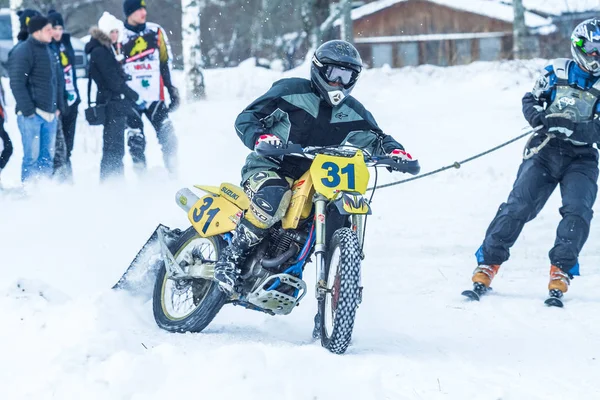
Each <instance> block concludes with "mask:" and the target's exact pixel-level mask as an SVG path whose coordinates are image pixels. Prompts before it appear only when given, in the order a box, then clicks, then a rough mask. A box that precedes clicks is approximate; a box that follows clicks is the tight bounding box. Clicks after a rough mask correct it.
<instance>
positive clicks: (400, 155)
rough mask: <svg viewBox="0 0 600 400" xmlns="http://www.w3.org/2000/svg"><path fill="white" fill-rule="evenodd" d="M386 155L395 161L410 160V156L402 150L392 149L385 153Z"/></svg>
mask: <svg viewBox="0 0 600 400" xmlns="http://www.w3.org/2000/svg"><path fill="white" fill-rule="evenodd" d="M387 155H388V157H391V158H392V159H393V160H394V161H396V162H401V161H412V159H413V158H412V156H411V155H410V154H409V153H407V152H406V151H404V150H400V149H394V150H392V151H390V152H389V153H387Z"/></svg>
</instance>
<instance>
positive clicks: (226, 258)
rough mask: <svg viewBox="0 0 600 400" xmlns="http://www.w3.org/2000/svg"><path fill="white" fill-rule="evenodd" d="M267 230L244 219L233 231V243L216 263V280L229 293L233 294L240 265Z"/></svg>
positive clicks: (220, 287)
mask: <svg viewBox="0 0 600 400" xmlns="http://www.w3.org/2000/svg"><path fill="white" fill-rule="evenodd" d="M266 232H267V230H266V229H260V228H257V227H255V226H254V225H252V224H251V223H249V222H248V221H246V220H242V221H241V222H240V224H239V225H238V226H237V228H236V229H235V231H233V238H232V239H231V243H230V244H229V246H227V247H226V248H225V249H224V250H223V252H222V253H221V256H220V257H219V260H218V261H217V263H216V265H215V281H217V283H218V284H219V289H221V290H222V291H223V292H225V293H226V294H227V295H229V296H231V295H232V294H233V292H234V289H235V285H236V283H237V279H238V277H239V274H240V267H241V266H242V265H243V264H244V261H246V257H247V256H248V253H249V252H250V250H251V248H252V247H253V246H256V245H257V244H259V243H260V242H261V240H262V239H263V237H264V236H265V234H266Z"/></svg>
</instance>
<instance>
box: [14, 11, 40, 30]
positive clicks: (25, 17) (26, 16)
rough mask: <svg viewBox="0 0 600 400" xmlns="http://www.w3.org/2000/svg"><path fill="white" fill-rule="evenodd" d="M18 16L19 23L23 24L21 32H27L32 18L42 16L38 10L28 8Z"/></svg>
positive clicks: (18, 12)
mask: <svg viewBox="0 0 600 400" xmlns="http://www.w3.org/2000/svg"><path fill="white" fill-rule="evenodd" d="M17 15H18V16H19V23H20V24H21V31H25V32H27V25H29V20H30V19H31V17H35V16H36V15H42V14H41V13H40V12H39V11H37V10H32V9H31V8H26V9H24V10H20V11H17Z"/></svg>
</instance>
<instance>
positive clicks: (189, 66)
mask: <svg viewBox="0 0 600 400" xmlns="http://www.w3.org/2000/svg"><path fill="white" fill-rule="evenodd" d="M203 8H204V3H203V2H202V3H201V2H199V1H198V0H181V11H182V13H181V19H182V21H181V27H182V37H183V65H184V71H185V84H186V88H185V89H186V99H187V100H188V101H190V102H192V101H197V100H200V99H203V98H205V96H206V93H205V90H204V89H205V88H204V75H203V74H202V52H201V49H200V42H201V38H200V13H201V12H202V10H203Z"/></svg>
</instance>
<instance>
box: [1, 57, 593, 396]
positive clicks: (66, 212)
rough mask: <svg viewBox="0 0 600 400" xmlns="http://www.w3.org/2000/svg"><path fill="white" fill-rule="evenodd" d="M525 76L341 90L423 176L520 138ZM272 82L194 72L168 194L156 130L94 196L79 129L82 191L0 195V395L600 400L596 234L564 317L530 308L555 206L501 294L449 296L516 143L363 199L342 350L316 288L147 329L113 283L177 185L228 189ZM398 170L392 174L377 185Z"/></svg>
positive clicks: (93, 147) (465, 72)
mask: <svg viewBox="0 0 600 400" xmlns="http://www.w3.org/2000/svg"><path fill="white" fill-rule="evenodd" d="M538 67H541V64H540V63H528V64H517V63H502V64H490V63H477V64H474V65H470V66H466V67H456V68H447V69H443V68H434V67H420V68H416V69H411V68H408V69H402V70H373V71H368V72H366V73H365V74H364V76H363V78H362V79H361V81H360V82H359V84H358V88H357V89H356V91H355V94H356V97H358V98H359V99H360V100H362V101H363V102H364V104H365V105H366V106H367V107H368V108H369V109H370V110H371V111H373V113H374V114H375V117H376V118H377V119H378V121H379V123H380V125H381V126H382V128H383V129H384V130H385V131H386V132H388V133H391V134H393V135H394V136H395V137H396V138H397V139H398V140H399V141H401V142H402V143H403V144H405V146H406V147H407V149H409V150H410V151H411V152H412V153H413V154H414V155H415V156H417V157H418V158H419V159H420V160H421V165H422V167H423V171H424V172H426V171H429V170H432V169H435V168H438V167H439V166H441V165H446V164H449V163H452V162H453V161H455V160H462V159H464V158H466V157H468V156H470V155H471V154H473V153H476V152H479V151H482V150H485V149H487V148H489V147H491V146H493V145H496V144H498V143H501V142H503V141H505V140H508V139H510V138H511V137H513V136H516V135H517V134H519V132H520V129H521V128H522V127H523V126H524V125H525V122H524V120H523V118H522V117H521V115H520V109H521V106H520V98H521V96H522V94H523V92H524V91H525V90H527V89H529V88H530V87H531V83H532V81H533V75H532V74H533V73H534V72H533V71H535V70H536V68H538ZM303 72H304V71H298V72H296V73H297V74H301V73H303ZM280 76H281V75H279V74H277V73H274V72H271V71H267V70H263V69H255V68H252V67H250V66H247V65H244V66H242V67H240V68H237V69H233V70H217V71H208V72H207V77H206V79H207V84H208V95H209V98H210V100H209V101H205V102H201V103H197V104H194V105H189V106H185V107H183V108H182V109H181V110H180V111H178V112H177V113H176V114H175V115H174V116H173V118H174V121H175V125H176V128H177V131H178V135H179V138H180V143H181V151H180V154H181V164H182V173H181V175H180V177H179V180H178V181H177V182H173V181H170V180H168V179H167V178H166V177H165V173H164V171H163V170H162V168H161V167H160V165H161V159H160V152H159V150H158V144H157V142H156V139H155V136H154V135H153V134H152V133H151V130H150V134H149V135H148V137H149V149H148V152H149V153H148V154H149V157H150V163H151V170H150V173H149V176H148V178H147V179H144V180H138V179H136V177H135V176H133V174H132V171H131V170H130V169H129V168H130V167H129V166H128V170H127V173H128V174H127V177H126V180H125V181H124V182H120V183H115V184H112V185H106V186H100V185H99V183H98V170H99V157H100V154H99V148H100V147H99V146H100V131H99V130H98V129H95V128H89V127H87V126H86V125H85V122H83V120H82V122H81V124H80V127H79V132H78V136H77V139H76V149H75V154H74V158H73V164H74V170H75V180H76V185H74V186H56V185H54V184H47V185H42V186H40V187H38V188H36V189H35V190H34V191H33V192H32V193H31V196H30V197H29V198H27V199H25V200H16V199H14V198H0V223H1V225H0V227H1V228H0V274H1V275H2V278H1V279H0V316H1V318H2V320H1V322H0V324H1V329H0V359H1V360H2V361H1V362H0V399H10V400H12V399H35V400H40V399H61V400H62V399H111V400H113V399H136V400H137V399H144V400H147V399H166V398H169V399H177V398H215V399H234V398H248V399H259V398H260V399H276V398H277V399H310V400H313V399H361V400H362V399H457V400H458V399H460V400H463V399H483V400H487V399H489V400H497V399H504V400H509V399H510V400H513V399H527V400H530V399H549V398H556V399H595V398H600V383H598V380H597V378H598V373H599V372H600V339H599V335H598V329H600V293H599V291H598V289H597V288H598V287H600V250H598V249H599V247H598V245H597V244H598V241H599V240H600V235H599V233H600V225H598V224H595V225H593V227H592V232H591V235H590V238H589V241H588V245H587V247H586V248H585V249H584V252H583V254H582V256H581V260H580V261H581V265H582V274H583V276H582V277H580V278H577V279H576V280H574V282H573V285H572V288H571V291H570V292H569V293H568V295H567V299H568V300H567V302H566V307H565V309H562V310H561V309H548V308H545V307H544V306H543V303H542V301H543V299H544V298H545V294H546V284H547V273H548V270H549V261H548V259H547V252H548V250H549V249H550V247H551V246H552V243H553V241H554V232H555V229H556V225H557V223H558V220H559V214H558V207H559V204H560V199H559V197H558V195H557V194H555V196H553V197H552V199H551V200H550V201H549V203H548V205H547V207H546V209H545V210H544V211H543V212H542V213H541V214H540V216H539V217H538V218H537V219H536V220H535V221H533V222H532V223H530V224H529V225H528V226H527V227H526V228H525V230H524V232H523V234H522V236H521V238H520V240H519V242H518V243H517V245H516V246H515V247H514V250H513V252H512V259H511V261H510V262H508V263H506V265H505V266H503V268H502V270H501V272H500V274H499V276H498V278H497V281H496V282H495V294H494V295H491V296H489V297H488V298H486V299H485V300H484V301H482V302H481V303H479V304H473V303H466V302H465V301H464V300H463V298H461V296H460V292H461V291H462V290H463V289H464V288H466V287H469V286H470V275H471V272H472V270H473V268H474V257H473V253H474V252H475V250H476V249H477V247H478V246H479V245H480V242H481V240H482V237H483V233H484V231H485V229H486V227H487V224H488V223H489V221H490V219H491V218H492V217H493V215H494V214H495V212H496V208H497V206H498V205H499V204H500V203H501V202H502V201H503V200H504V199H505V197H506V196H507V194H508V191H509V190H510V187H511V185H512V181H513V179H514V176H515V173H516V170H517V167H518V164H519V161H520V154H521V149H522V146H523V144H524V142H519V143H517V144H513V145H510V146H508V147H506V148H504V149H503V150H501V151H498V152H497V153H494V154H492V155H490V156H487V157H485V158H482V159H479V160H477V161H474V162H472V163H470V164H467V165H465V166H464V167H463V168H461V169H460V170H452V171H448V172H445V173H443V174H440V175H437V176H435V177H431V178H427V179H423V180H420V181H416V182H413V183H409V184H406V185H402V186H398V187H394V188H390V189H384V190H381V191H380V192H378V193H376V195H375V199H374V203H373V208H374V211H375V215H374V216H373V217H372V218H371V219H370V222H369V227H368V235H367V243H366V254H367V259H366V260H365V262H364V274H363V283H364V285H365V292H364V302H363V305H362V306H361V308H360V309H359V312H358V317H357V322H356V325H355V334H354V338H353V342H352V344H351V347H350V348H349V351H348V353H347V354H346V355H344V356H335V355H332V354H330V353H328V352H327V351H325V350H323V349H322V348H321V347H320V346H319V344H318V343H314V342H313V341H312V340H311V331H312V317H313V315H314V310H315V306H316V303H315V301H314V300H313V299H312V296H307V298H308V299H307V300H305V301H304V302H303V304H302V305H301V306H300V307H299V308H298V309H297V310H296V311H295V312H294V313H293V314H291V315H289V316H288V317H269V316H266V315H263V314H259V313H254V312H251V311H246V310H242V309H238V308H233V307H231V308H226V309H224V310H223V311H222V312H221V313H220V314H219V315H218V317H217V318H216V319H215V321H214V322H213V324H212V325H210V327H209V328H208V329H207V330H206V332H205V333H202V334H185V335H174V334H168V333H166V332H164V331H161V330H160V329H158V328H157V327H156V325H155V323H154V320H153V317H152V311H151V306H150V304H149V303H144V302H142V301H140V300H138V299H135V298H132V297H130V296H128V295H126V294H123V293H114V292H112V291H111V290H110V289H109V288H110V287H111V286H112V284H113V283H114V282H115V281H116V280H117V279H118V278H119V276H120V275H121V273H122V272H123V271H124V269H125V268H126V266H127V265H128V264H129V262H130V260H131V259H132V258H133V256H134V255H135V253H136V252H137V250H138V249H139V247H140V246H141V245H142V244H143V243H144V242H145V240H146V239H147V237H148V235H149V234H150V232H152V230H153V229H154V227H155V226H156V224H157V223H159V222H162V223H165V224H166V225H169V226H172V227H173V226H178V227H182V228H183V227H186V226H187V225H188V224H187V221H186V216H185V215H184V214H183V213H182V212H181V211H180V210H179V208H178V207H177V206H176V205H175V203H174V193H175V191H176V190H177V189H179V188H180V187H183V186H190V185H192V184H194V183H205V184H217V183H219V182H220V181H222V180H227V181H231V182H237V181H238V180H239V166H240V165H241V163H242V160H243V158H244V157H245V154H246V151H245V149H244V147H243V146H242V145H241V144H240V143H239V140H238V139H237V137H236V136H235V133H234V130H233V121H234V118H235V116H236V115H237V113H239V112H240V111H241V110H242V109H243V107H244V106H245V105H246V104H247V103H248V102H249V101H250V100H252V99H253V98H254V97H255V96H257V95H259V94H261V93H262V92H264V91H265V90H266V89H267V88H268V87H269V85H270V82H271V81H273V80H275V79H277V78H279V77H280ZM82 87H83V86H82ZM82 109H83V107H82ZM8 130H9V132H10V133H11V136H12V138H13V140H14V141H15V144H16V149H17V150H16V154H15V155H14V159H13V160H12V161H11V163H10V164H9V166H8V168H7V170H6V171H5V173H3V176H2V179H3V183H4V184H5V185H8V186H11V185H16V184H17V183H18V177H19V168H20V157H21V149H20V139H19V134H18V131H17V129H16V123H15V121H14V118H13V119H12V120H11V121H10V122H9V123H8ZM128 162H129V160H128ZM400 178H403V177H401V176H393V175H390V174H388V173H387V172H386V173H385V175H384V176H383V178H382V182H387V181H391V180H393V179H400ZM307 276H308V277H309V278H308V281H309V287H312V283H313V279H312V276H313V274H312V271H310V270H309V271H308V274H307Z"/></svg>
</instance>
